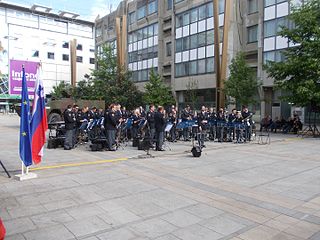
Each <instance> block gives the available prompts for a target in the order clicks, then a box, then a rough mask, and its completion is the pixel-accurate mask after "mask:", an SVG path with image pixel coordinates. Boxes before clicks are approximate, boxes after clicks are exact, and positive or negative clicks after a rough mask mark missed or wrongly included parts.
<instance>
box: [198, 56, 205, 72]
mask: <svg viewBox="0 0 320 240" xmlns="http://www.w3.org/2000/svg"><path fill="white" fill-rule="evenodd" d="M204 73H206V59H201V60H198V74H204Z"/></svg>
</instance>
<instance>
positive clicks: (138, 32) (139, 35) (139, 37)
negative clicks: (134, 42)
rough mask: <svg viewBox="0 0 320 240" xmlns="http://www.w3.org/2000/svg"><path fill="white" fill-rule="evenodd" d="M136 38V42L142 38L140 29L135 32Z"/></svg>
mask: <svg viewBox="0 0 320 240" xmlns="http://www.w3.org/2000/svg"><path fill="white" fill-rule="evenodd" d="M137 36H138V41H140V40H142V38H143V36H142V29H139V30H138V31H137Z"/></svg>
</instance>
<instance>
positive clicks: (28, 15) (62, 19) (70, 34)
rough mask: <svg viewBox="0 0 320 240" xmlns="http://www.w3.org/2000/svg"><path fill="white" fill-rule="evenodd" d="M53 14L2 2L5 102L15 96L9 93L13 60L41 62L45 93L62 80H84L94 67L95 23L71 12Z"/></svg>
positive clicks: (2, 94) (0, 21)
mask: <svg viewBox="0 0 320 240" xmlns="http://www.w3.org/2000/svg"><path fill="white" fill-rule="evenodd" d="M51 11H52V9H50V8H48V7H45V6H39V5H33V6H30V7H25V6H19V5H13V4H8V3H0V29H1V35H0V43H1V59H0V63H1V65H0V66H1V69H0V71H1V83H0V84H1V88H0V90H1V92H0V98H1V99H2V101H5V100H8V99H10V98H12V97H14V96H12V95H11V94H10V91H9V80H8V77H9V71H10V60H11V61H12V60H22V61H32V62H41V63H42V69H43V74H42V78H43V82H44V88H45V93H46V94H48V93H50V92H51V91H52V88H53V86H56V85H58V84H59V83H60V82H61V81H65V82H67V83H73V84H75V82H76V81H80V80H83V79H84V75H85V74H90V69H92V68H94V56H95V47H94V23H92V22H89V21H86V20H80V19H78V18H79V16H78V15H77V14H74V13H71V12H65V11H60V12H59V13H52V12H51ZM73 48H74V49H73Z"/></svg>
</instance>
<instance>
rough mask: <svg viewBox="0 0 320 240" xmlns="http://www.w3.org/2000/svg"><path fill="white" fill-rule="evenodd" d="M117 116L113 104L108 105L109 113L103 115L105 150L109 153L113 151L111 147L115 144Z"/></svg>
mask: <svg viewBox="0 0 320 240" xmlns="http://www.w3.org/2000/svg"><path fill="white" fill-rule="evenodd" d="M117 118H118V117H117V115H116V107H115V105H114V104H111V105H110V108H109V111H107V113H106V115H105V122H104V123H105V129H106V136H107V148H108V150H109V151H115V150H116V149H115V148H114V147H113V146H114V144H115V142H116V131H117V120H118V119H117Z"/></svg>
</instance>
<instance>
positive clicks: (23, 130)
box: [19, 68, 32, 167]
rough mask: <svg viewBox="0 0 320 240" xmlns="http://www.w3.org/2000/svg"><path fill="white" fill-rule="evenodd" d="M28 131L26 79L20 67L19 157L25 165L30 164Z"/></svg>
mask: <svg viewBox="0 0 320 240" xmlns="http://www.w3.org/2000/svg"><path fill="white" fill-rule="evenodd" d="M30 133H31V131H30V103H29V96H28V87H27V79H26V73H25V70H24V68H23V69H22V89H21V116H20V144H19V152H20V158H21V160H22V162H23V163H24V165H25V166H26V167H29V166H30V165H32V154H31V134H30Z"/></svg>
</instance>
